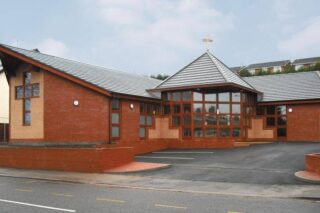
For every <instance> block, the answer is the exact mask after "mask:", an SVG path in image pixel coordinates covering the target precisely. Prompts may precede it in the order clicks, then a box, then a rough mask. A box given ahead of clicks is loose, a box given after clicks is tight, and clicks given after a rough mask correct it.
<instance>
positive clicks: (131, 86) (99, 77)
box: [0, 44, 161, 98]
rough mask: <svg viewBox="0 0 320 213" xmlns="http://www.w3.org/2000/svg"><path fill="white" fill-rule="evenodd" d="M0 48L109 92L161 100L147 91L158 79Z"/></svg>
mask: <svg viewBox="0 0 320 213" xmlns="http://www.w3.org/2000/svg"><path fill="white" fill-rule="evenodd" d="M0 47H4V48H6V49H9V50H10V51H13V52H15V53H18V54H20V55H22V56H25V57H27V58H29V59H32V60H34V61H36V62H39V63H41V64H43V65H45V66H48V67H51V68H54V69H55V70H58V71H60V72H62V73H65V74H68V75H70V76H73V77H75V78H77V79H80V80H83V81H85V82H88V83H90V84H92V85H94V86H97V87H99V88H102V89H104V90H106V91H109V92H114V93H120V94H125V95H133V96H141V97H147V98H159V97H157V96H155V95H154V94H152V93H150V92H148V91H146V90H147V89H150V88H153V87H155V86H156V85H158V84H159V82H161V81H159V80H156V79H151V78H149V77H145V76H141V75H136V74H131V73H126V72H122V71H116V70H111V69H106V68H103V67H98V66H94V65H89V64H85V63H81V62H77V61H73V60H68V59H64V58H59V57H56V56H51V55H47V54H43V53H40V52H38V51H34V50H26V49H21V48H17V47H12V46H8V45H3V44H0Z"/></svg>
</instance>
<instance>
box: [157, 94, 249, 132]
mask: <svg viewBox="0 0 320 213" xmlns="http://www.w3.org/2000/svg"><path fill="white" fill-rule="evenodd" d="M162 101H163V102H162V107H163V108H162V109H163V110H162V112H163V114H164V115H170V117H171V125H172V126H173V127H181V129H182V137H183V138H198V137H205V138H212V137H241V129H242V122H241V117H242V116H241V115H242V113H243V112H242V105H243V101H242V95H241V93H240V92H212V91H175V92H164V93H162ZM248 109H249V108H248ZM250 109H251V108H250ZM250 111H251V110H250ZM248 113H249V112H248Z"/></svg>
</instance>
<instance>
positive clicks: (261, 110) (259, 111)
mask: <svg viewBox="0 0 320 213" xmlns="http://www.w3.org/2000/svg"><path fill="white" fill-rule="evenodd" d="M256 115H264V107H262V106H257V107H256Z"/></svg>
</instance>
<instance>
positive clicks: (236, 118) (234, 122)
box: [231, 115, 240, 126]
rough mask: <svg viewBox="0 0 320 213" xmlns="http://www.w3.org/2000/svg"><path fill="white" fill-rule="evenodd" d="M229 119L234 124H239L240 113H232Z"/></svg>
mask: <svg viewBox="0 0 320 213" xmlns="http://www.w3.org/2000/svg"><path fill="white" fill-rule="evenodd" d="M231 119H232V124H233V125H234V126H240V115H233V116H232V118H231Z"/></svg>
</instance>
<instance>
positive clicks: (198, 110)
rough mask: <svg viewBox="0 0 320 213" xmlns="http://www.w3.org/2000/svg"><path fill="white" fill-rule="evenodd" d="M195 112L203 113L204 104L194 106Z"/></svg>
mask: <svg viewBox="0 0 320 213" xmlns="http://www.w3.org/2000/svg"><path fill="white" fill-rule="evenodd" d="M193 112H196V113H202V104H193Z"/></svg>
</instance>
